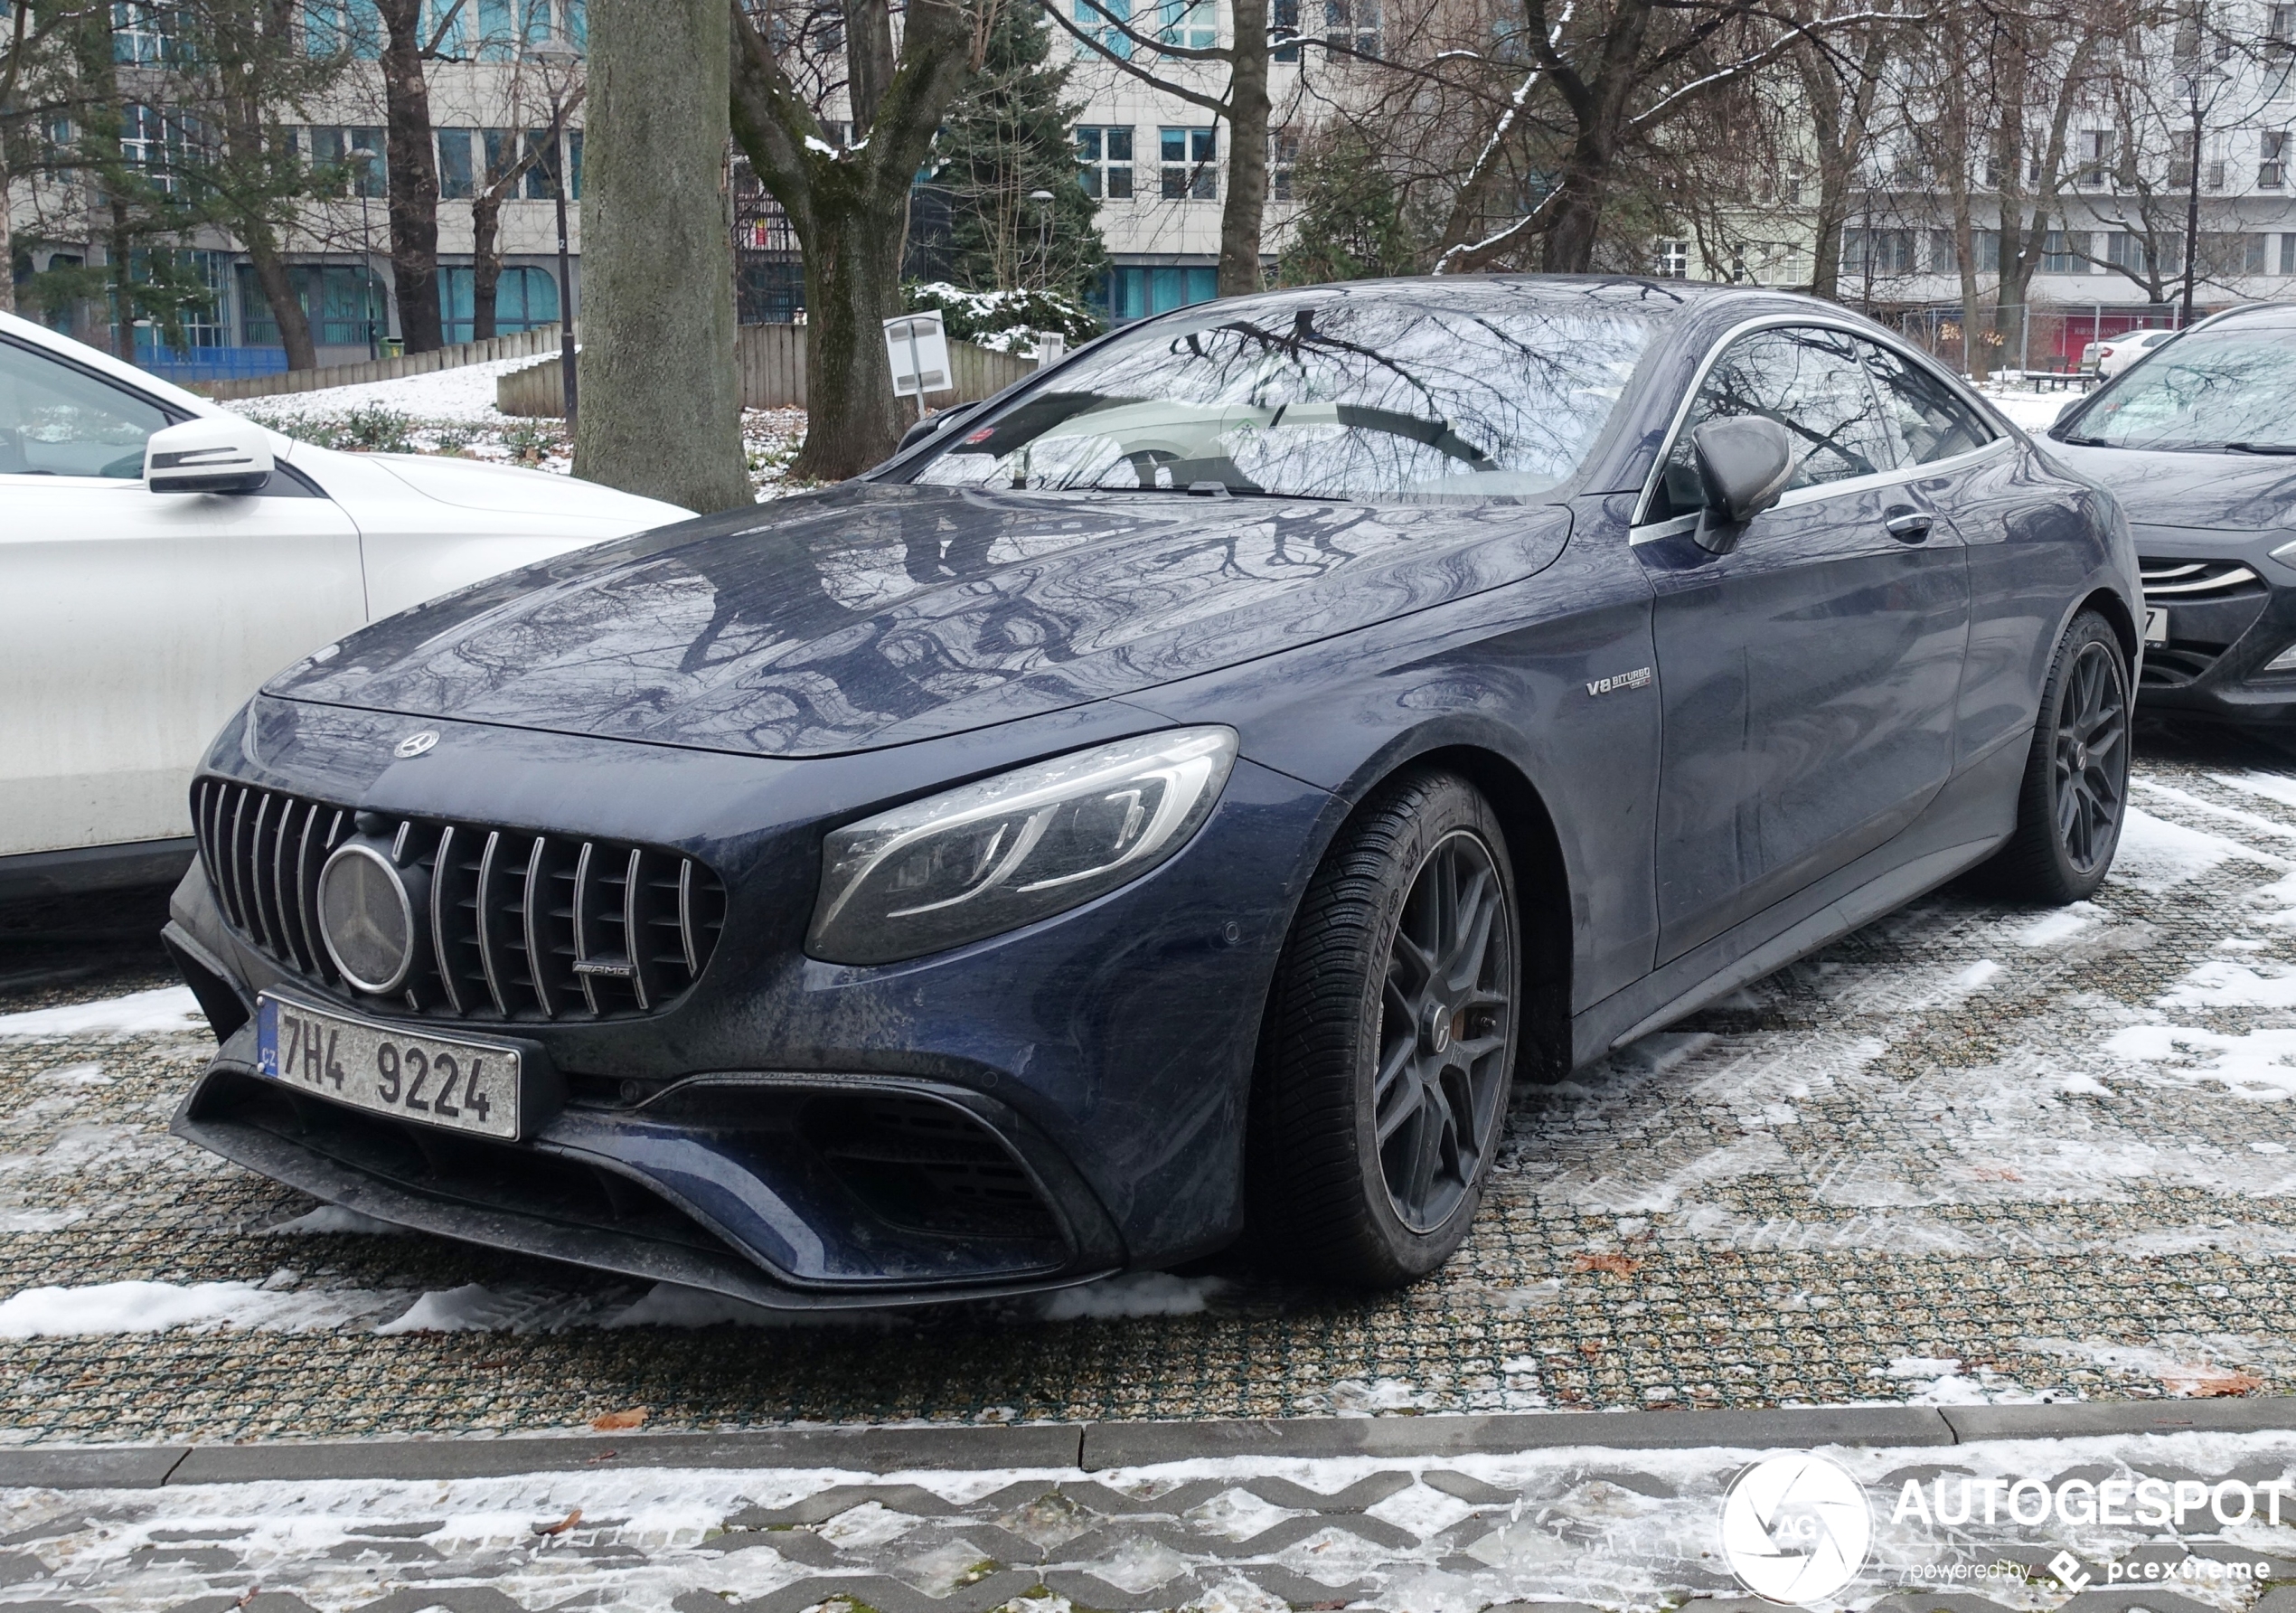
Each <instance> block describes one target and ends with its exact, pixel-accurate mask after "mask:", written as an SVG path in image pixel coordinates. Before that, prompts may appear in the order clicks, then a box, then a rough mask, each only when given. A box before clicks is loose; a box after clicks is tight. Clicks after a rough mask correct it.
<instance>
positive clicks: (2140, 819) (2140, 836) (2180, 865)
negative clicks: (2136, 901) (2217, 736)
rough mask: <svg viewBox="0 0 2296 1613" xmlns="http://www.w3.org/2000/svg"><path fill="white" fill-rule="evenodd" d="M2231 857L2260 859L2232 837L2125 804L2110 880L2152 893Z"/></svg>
mask: <svg viewBox="0 0 2296 1613" xmlns="http://www.w3.org/2000/svg"><path fill="white" fill-rule="evenodd" d="M2235 857H2244V858H2246V859H2248V860H2250V861H2252V862H2263V861H2265V860H2266V859H2264V858H2263V857H2262V856H2261V855H2260V854H2258V853H2256V852H2255V851H2254V850H2253V849H2252V848H2250V847H2248V846H2244V845H2243V844H2240V842H2238V841H2237V840H2228V839H2226V838H2225V836H2223V835H2211V834H2208V833H2207V831H2206V830H2202V829H2189V828H2187V827H2186V826H2185V825H2182V824H2174V823H2170V822H2169V820H2168V819H2166V818H2161V817H2155V816H2152V814H2150V812H2147V811H2145V810H2144V809H2143V808H2141V807H2139V806H2131V807H2130V808H2129V814H2128V816H2127V818H2126V819H2125V820H2124V821H2123V822H2122V825H2121V845H2120V849H2119V850H2118V851H2116V852H2115V853H2114V854H2113V874H2112V878H2113V881H2114V882H2116V883H2119V884H2126V885H2134V886H2135V887H2136V888H2137V889H2138V890H2140V891H2150V892H2152V893H2153V894H2156V895H2157V894H2159V893H2160V892H2161V891H2168V890H2171V889H2174V888H2175V887H2176V886H2178V885H2181V884H2184V883H2186V882H2188V881H2191V880H2197V879H2198V878H2199V877H2200V876H2201V875H2202V874H2204V873H2209V872H2210V871H2212V870H2214V869H2216V868H2218V867H2221V866H2222V865H2223V864H2225V863H2227V862H2230V861H2231V860H2232V859H2233V858H2235Z"/></svg>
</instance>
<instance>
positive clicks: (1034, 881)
mask: <svg viewBox="0 0 2296 1613" xmlns="http://www.w3.org/2000/svg"><path fill="white" fill-rule="evenodd" d="M1235 763H1236V731H1235V730H1234V729H1232V728H1181V729H1173V730H1171V731H1166V732H1163V733H1153V734H1143V735H1142V736H1141V737H1140V738H1139V739H1136V740H1118V741H1117V742H1116V743H1115V744H1113V745H1100V746H1096V747H1095V748H1094V749H1092V750H1079V751H1077V753H1076V754H1074V755H1073V756H1061V757H1056V758H1054V759H1052V760H1050V761H1042V762H1037V763H1034V764H1032V765H1031V766H1029V767H1025V768H1017V769H1014V770H1012V772H1010V773H1003V774H1000V775H999V776H998V777H996V778H983V780H981V782H979V783H978V784H968V785H966V786H965V787H964V788H962V789H953V790H950V791H948V792H947V793H946V794H944V795H937V796H930V797H927V798H926V799H924V800H922V801H912V802H910V803H909V804H908V806H896V807H894V808H893V809H892V810H891V811H890V812H880V813H879V814H878V815H877V816H875V817H871V818H865V819H863V820H862V821H861V822H860V823H857V824H849V825H846V826H845V827H844V828H842V829H837V830H833V832H832V833H831V834H830V835H829V837H828V841H827V844H825V846H824V847H823V854H822V865H821V896H820V899H819V900H818V901H816V902H815V903H814V923H813V929H811V930H810V931H809V932H808V933H807V935H806V937H805V950H806V951H807V952H809V953H811V954H812V955H813V956H814V957H818V958H821V959H822V960H823V961H824V962H827V963H851V964H875V963H894V962H897V961H899V959H901V958H904V957H921V956H922V955H923V954H925V953H927V952H939V951H942V950H944V949H945V948H950V947H956V946H962V945H963V944H964V943H965V942H966V941H977V940H979V939H981V938H982V937H983V936H992V935H997V934H1000V933H1002V931H1004V930H1008V929H1018V928H1019V927H1020V926H1021V925H1023V924H1029V923H1033V922H1034V921H1035V920H1039V919H1043V918H1049V917H1050V916H1051V915H1052V914H1054V913H1058V912H1064V911H1066V910H1068V909H1069V908H1072V907H1076V906H1077V905H1079V904H1080V903H1083V902H1087V901H1091V900H1092V899H1093V898H1094V897H1096V896H1098V895H1101V894H1103V893H1104V892H1106V891H1113V890H1115V888H1116V887H1117V886H1118V885H1122V884H1124V883H1126V882H1130V881H1132V880H1136V879H1138V878H1139V877H1140V876H1141V875H1142V874H1143V873H1147V872H1148V871H1149V870H1150V869H1152V868H1153V867H1155V866H1156V865H1157V864H1158V863H1162V862H1163V861H1164V860H1165V859H1166V858H1167V857H1170V856H1171V855H1172V854H1173V853H1174V852H1176V851H1178V850H1179V849H1180V848H1181V846H1183V845H1185V844H1188V839H1189V836H1190V835H1193V834H1195V832H1196V831H1197V829H1198V828H1200V827H1201V826H1202V825H1203V821H1204V819H1205V818H1207V817H1209V816H1210V815H1211V809H1212V806H1213V804H1214V803H1215V802H1217V801H1218V800H1219V792H1220V789H1221V788H1222V787H1223V786H1224V785H1226V783H1227V782H1228V769H1231V768H1232V767H1234V766H1235Z"/></svg>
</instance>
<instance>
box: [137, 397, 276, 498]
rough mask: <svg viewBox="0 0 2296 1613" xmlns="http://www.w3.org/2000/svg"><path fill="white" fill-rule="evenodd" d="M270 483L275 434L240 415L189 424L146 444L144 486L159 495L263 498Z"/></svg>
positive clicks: (160, 433)
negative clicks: (260, 494) (272, 436)
mask: <svg viewBox="0 0 2296 1613" xmlns="http://www.w3.org/2000/svg"><path fill="white" fill-rule="evenodd" d="M270 479H271V439H270V436H269V434H268V432H266V431H265V430H264V429H263V428H262V427H260V426H259V425H257V424H256V423H255V422H254V421H253V420H241V419H240V417H239V416H238V415H235V414H225V415H206V416H202V418H200V419H198V420H185V421H184V422H183V424H182V425H180V426H169V427H167V428H166V429H164V430H159V431H155V432H153V433H152V434H151V437H150V439H148V440H147V441H146V443H145V444H144V485H145V486H146V487H148V488H150V489H151V491H153V492H154V493H258V492H260V491H261V490H262V487H263V484H264V483H266V482H268V481H269V480H270Z"/></svg>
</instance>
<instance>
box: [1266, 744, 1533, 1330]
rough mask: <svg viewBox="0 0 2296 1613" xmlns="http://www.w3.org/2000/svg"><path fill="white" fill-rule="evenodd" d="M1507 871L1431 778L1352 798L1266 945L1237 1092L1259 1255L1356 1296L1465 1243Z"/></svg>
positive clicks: (1498, 1053) (1509, 922)
mask: <svg viewBox="0 0 2296 1613" xmlns="http://www.w3.org/2000/svg"><path fill="white" fill-rule="evenodd" d="M1520 934H1521V931H1520V920H1519V915H1518V911H1517V908H1516V900H1515V885H1514V872H1513V869H1512V867H1511V866H1510V863H1509V862H1508V858H1507V848H1506V841H1505V839H1504V837H1503V836H1502V835H1501V833H1500V830H1499V825H1498V822H1497V820H1496V817H1495V816H1494V815H1493V813H1492V812H1491V806H1490V804H1489V803H1488V802H1487V801H1485V800H1484V799H1483V797H1482V796H1481V795H1480V794H1479V793H1478V792H1477V791H1476V790H1475V788H1474V787H1473V786H1472V785H1471V784H1469V783H1467V782H1466V780H1464V779H1463V778H1458V777H1456V776H1454V775H1451V774H1447V773H1426V774H1417V775H1411V776H1407V777H1406V778H1403V779H1401V780H1398V781H1397V782H1396V783H1394V784H1391V785H1389V786H1388V787H1387V788H1385V789H1383V790H1382V791H1381V792H1380V794H1379V796H1377V797H1374V798H1373V799H1372V800H1371V801H1369V802H1368V803H1367V804H1366V805H1365V806H1364V807H1363V809H1362V810H1361V811H1360V813H1359V814H1358V815H1357V816H1356V818H1355V819H1354V821H1352V822H1351V823H1350V825H1348V827H1347V828H1346V829H1345V830H1344V831H1342V832H1341V836H1340V839H1339V841H1338V843H1337V844H1335V845H1334V846H1333V848H1332V850H1331V854H1329V855H1328V856H1327V857H1326V858H1325V859H1324V861H1323V864H1322V867H1321V868H1320V869H1319V870H1318V871H1317V873H1316V875H1315V878H1314V881H1313V883H1312V884H1311V885H1310V886H1309V889H1308V893H1307V897H1306V900H1305V901H1303V903H1302V906H1301V910H1300V916H1299V918H1298V920H1297V921H1296V922H1295V923H1294V926H1293V929H1292V935H1291V938H1290V939H1289V940H1288V941H1287V943H1286V944H1285V947H1284V957H1283V961H1282V963H1281V964H1280V965H1279V966H1278V969H1277V976H1276V981H1275V992H1274V995H1272V997H1271V999H1270V1003H1269V1011H1268V1017H1267V1030H1266V1036H1265V1038H1264V1042H1263V1046H1262V1049H1261V1058H1260V1067H1259V1071H1258V1074H1257V1078H1256V1084H1255V1088H1254V1099H1253V1107H1254V1113H1253V1136H1252V1157H1251V1174H1252V1183H1251V1186H1252V1193H1253V1201H1254V1203H1253V1208H1254V1218H1255V1220H1256V1222H1257V1223H1258V1224H1259V1227H1260V1230H1261V1231H1262V1233H1263V1237H1262V1244H1263V1247H1264V1248H1265V1249H1266V1250H1269V1251H1271V1252H1273V1253H1275V1255H1276V1256H1277V1257H1278V1258H1280V1259H1283V1260H1284V1263H1286V1264H1288V1265H1293V1266H1295V1267H1304V1268H1306V1269H1308V1270H1310V1271H1312V1272H1313V1273H1314V1274H1316V1275H1319V1276H1322V1277H1325V1278H1331V1279H1334V1280H1337V1281H1341V1282H1346V1283H1350V1284H1356V1285H1360V1286H1365V1287H1373V1288H1393V1287H1397V1286H1399V1285H1401V1284H1404V1283H1407V1282H1410V1281H1412V1280H1414V1279H1415V1278H1420V1277H1424V1276H1425V1275H1426V1273H1428V1272H1430V1271H1432V1270H1434V1269H1435V1268H1436V1267H1438V1266H1440V1265H1442V1264H1443V1262H1444V1260H1446V1259H1449V1258H1450V1256H1451V1254H1452V1251H1453V1250H1455V1249H1457V1248H1458V1247H1459V1243H1460V1240H1462V1239H1463V1238H1464V1237H1465V1236H1466V1232H1467V1227H1468V1225H1469V1223H1470V1222H1473V1219H1474V1214H1475V1210H1476V1207H1477V1205H1478V1204H1479V1203H1481V1202H1482V1190H1483V1184H1484V1183H1485V1182H1486V1181H1487V1180H1488V1178H1489V1176H1490V1174H1491V1161H1492V1159H1493V1158H1494V1156H1496V1154H1497V1150H1498V1145H1499V1136H1500V1131H1501V1127H1502V1126H1503V1125H1504V1123H1505V1119H1506V1109H1507V1089H1508V1086H1509V1083H1510V1078H1511V1075H1512V1072H1513V1070H1514V1064H1515V1051H1516V1035H1517V1020H1518V1017H1519V1007H1518V1005H1519V1002H1520V997H1521V976H1520V969H1521V952H1522V948H1521V940H1520Z"/></svg>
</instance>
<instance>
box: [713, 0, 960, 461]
mask: <svg viewBox="0 0 2296 1613" xmlns="http://www.w3.org/2000/svg"><path fill="white" fill-rule="evenodd" d="M729 12H730V15H731V20H732V29H733V33H732V51H731V58H730V61H731V72H732V90H731V106H732V120H733V135H734V138H735V140H736V141H738V142H739V145H740V146H741V149H742V151H743V152H744V153H745V154H746V155H747V156H748V158H749V165H750V168H751V170H752V171H753V172H754V173H755V174H756V175H757V180H758V183H759V184H763V185H764V186H765V188H766V189H767V191H768V192H770V193H772V195H773V198H774V200H776V202H778V203H781V207H782V211H783V212H785V213H786V214H787V215H788V219H789V224H790V228H791V229H792V230H793V231H795V234H796V237H797V241H798V244H799V247H800V249H801V250H802V252H803V255H804V259H805V312H806V331H805V398H806V410H807V420H806V425H805V444H804V446H803V447H802V448H799V449H798V452H797V457H796V458H795V461H793V462H792V464H791V467H790V470H791V474H792V475H794V476H806V477H818V478H823V479H828V478H833V477H842V476H852V475H854V474H855V473H856V472H859V471H861V470H865V469H867V468H868V467H870V466H871V465H873V464H875V463H876V462H877V461H878V460H880V459H882V458H883V457H886V455H888V454H889V453H890V452H892V450H893V448H895V447H896V446H897V445H898V444H899V440H900V435H901V426H900V422H899V416H898V414H897V413H896V411H895V409H894V406H893V404H894V400H893V386H892V377H891V374H890V373H889V369H888V366H887V364H886V362H885V350H884V338H883V335H882V331H883V326H884V322H885V321H886V320H888V319H890V318H892V317H894V316H896V315H898V314H899V313H900V312H901V291H900V268H901V251H902V247H903V245H904V243H905V242H906V241H907V239H908V204H909V189H910V186H911V184H913V183H914V181H915V178H916V175H917V170H918V169H919V168H920V167H922V166H923V165H924V164H925V160H926V157H927V155H928V154H929V153H930V151H931V149H932V144H933V134H934V131H935V130H936V128H938V127H940V122H941V118H942V115H943V114H944V113H946V111H947V110H948V108H949V105H950V103H951V102H952V101H953V100H955V98H956V95H957V92H958V90H960V89H961V88H962V87H963V85H964V83H965V76H966V74H967V73H968V72H970V71H973V70H974V69H977V68H978V67H979V65H980V62H981V60H982V56H983V52H984V51H985V49H986V44H987V33H988V30H987V24H988V22H989V21H990V17H989V14H988V13H987V12H986V11H985V10H983V9H982V8H980V7H979V6H978V5H974V4H973V0H908V5H907V9H906V10H905V11H904V12H903V13H902V18H901V23H902V26H901V29H900V39H899V45H898V47H897V46H896V44H895V42H894V28H893V8H892V4H891V0H844V6H843V15H842V26H841V28H840V29H839V31H838V33H839V38H838V41H837V42H838V44H839V45H840V46H841V47H842V60H843V63H844V67H845V72H846V80H845V82H844V84H843V86H842V95H841V96H840V97H839V99H842V101H843V102H844V105H845V108H846V110H847V112H848V114H849V118H850V134H848V132H847V131H846V130H835V131H833V130H831V129H829V128H827V127H824V122H823V115H822V114H823V98H821V97H818V96H809V95H808V94H807V93H806V90H805V86H804V85H803V82H802V80H803V79H804V77H805V71H806V68H805V63H804V62H803V61H796V62H791V61H785V56H786V55H794V56H798V57H801V58H802V57H803V56H804V54H805V38H806V35H805V32H804V31H803V30H789V29H786V27H785V25H784V24H783V22H782V21H781V20H778V19H775V18H772V17H767V18H766V19H764V24H763V26H761V25H760V22H759V20H757V19H753V18H752V16H751V15H750V14H749V12H748V10H747V9H745V6H744V4H743V0H730V5H729ZM833 134H835V135H837V136H838V137H837V138H832V135H833ZM720 233H721V234H724V233H725V232H724V231H720Z"/></svg>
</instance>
